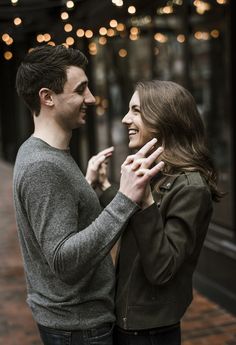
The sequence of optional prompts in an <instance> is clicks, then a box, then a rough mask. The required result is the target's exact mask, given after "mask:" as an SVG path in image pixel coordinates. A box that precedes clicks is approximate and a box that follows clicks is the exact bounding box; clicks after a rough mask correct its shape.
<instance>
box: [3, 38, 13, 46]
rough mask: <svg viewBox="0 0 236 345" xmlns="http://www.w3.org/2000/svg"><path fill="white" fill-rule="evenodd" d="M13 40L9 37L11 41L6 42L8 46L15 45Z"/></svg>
mask: <svg viewBox="0 0 236 345" xmlns="http://www.w3.org/2000/svg"><path fill="white" fill-rule="evenodd" d="M13 42H14V41H13V38H12V37H9V39H8V40H7V41H6V42H5V43H6V44H7V45H8V46H10V45H11V44H12V43H13Z"/></svg>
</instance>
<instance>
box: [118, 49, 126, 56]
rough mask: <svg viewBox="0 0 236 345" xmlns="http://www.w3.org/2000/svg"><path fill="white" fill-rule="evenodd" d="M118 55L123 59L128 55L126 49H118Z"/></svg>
mask: <svg viewBox="0 0 236 345" xmlns="http://www.w3.org/2000/svg"><path fill="white" fill-rule="evenodd" d="M118 54H119V56H120V57H122V58H124V57H126V56H127V54H128V53H127V50H126V49H120V50H119V53H118Z"/></svg>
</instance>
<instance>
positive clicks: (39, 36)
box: [36, 34, 44, 43]
mask: <svg viewBox="0 0 236 345" xmlns="http://www.w3.org/2000/svg"><path fill="white" fill-rule="evenodd" d="M36 40H37V42H39V43H42V42H44V35H42V34H39V35H37V37H36Z"/></svg>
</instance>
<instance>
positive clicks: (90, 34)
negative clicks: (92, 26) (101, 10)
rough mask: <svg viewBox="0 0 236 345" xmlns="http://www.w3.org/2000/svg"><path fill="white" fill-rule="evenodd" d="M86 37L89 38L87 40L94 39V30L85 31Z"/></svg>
mask: <svg viewBox="0 0 236 345" xmlns="http://www.w3.org/2000/svg"><path fill="white" fill-rule="evenodd" d="M85 37H87V38H92V37H93V32H92V30H86V31H85Z"/></svg>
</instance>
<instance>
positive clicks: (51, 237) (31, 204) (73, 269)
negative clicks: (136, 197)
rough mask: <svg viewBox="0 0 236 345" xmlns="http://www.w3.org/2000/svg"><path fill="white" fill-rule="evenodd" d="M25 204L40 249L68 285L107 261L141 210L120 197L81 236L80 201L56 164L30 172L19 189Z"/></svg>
mask: <svg viewBox="0 0 236 345" xmlns="http://www.w3.org/2000/svg"><path fill="white" fill-rule="evenodd" d="M38 181H40V183H38ZM70 191H71V192H70ZM20 198H21V200H22V203H23V205H24V208H25V210H26V213H27V216H28V221H29V223H30V227H31V229H32V230H33V232H34V235H35V239H36V242H37V244H36V245H39V246H40V250H41V252H42V255H43V256H44V257H45V260H46V261H47V262H48V264H49V266H50V268H51V270H52V271H53V272H54V273H55V275H57V276H58V277H59V278H60V279H61V280H62V281H64V282H66V283H68V284H73V283H75V282H76V281H78V279H81V278H82V277H83V276H85V275H86V273H87V272H88V271H89V270H90V269H91V268H93V267H95V266H96V265H97V264H99V263H100V262H101V260H103V259H104V257H105V256H106V255H107V254H108V253H109V251H110V249H111V248H112V246H113V245H114V243H115V242H116V241H117V238H118V237H119V235H120V233H121V231H122V229H123V228H124V226H125V225H126V223H127V221H128V219H129V217H130V216H131V215H132V214H133V213H134V212H136V211H137V209H138V206H137V205H136V204H135V203H133V202H132V201H131V200H130V199H128V198H127V197H126V196H125V195H123V194H122V193H120V192H118V193H117V194H116V196H115V197H114V199H113V201H112V202H111V203H110V204H109V205H108V206H107V207H106V208H105V209H104V210H103V212H101V213H100V215H99V216H98V217H97V218H96V219H95V220H94V221H93V222H92V223H91V224H90V225H89V226H87V227H86V228H84V229H82V230H81V231H79V232H78V229H81V226H80V227H79V223H80V214H78V200H74V198H75V196H74V193H73V192H72V187H71V190H70V186H69V185H68V180H67V179H66V176H64V175H63V173H62V172H61V171H60V169H58V167H55V166H54V165H53V164H52V163H50V164H49V163H47V164H41V166H38V165H37V166H36V167H34V166H32V167H31V169H30V171H28V172H27V173H26V174H25V176H24V179H23V182H22V184H21V186H20ZM85 209H86V208H85ZM86 211H87V212H89V209H86ZM75 280H76V281H75Z"/></svg>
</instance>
